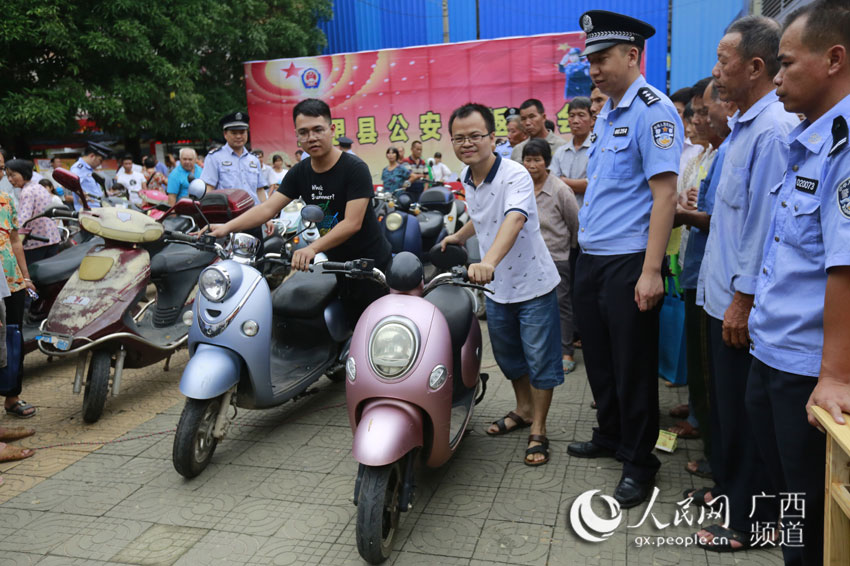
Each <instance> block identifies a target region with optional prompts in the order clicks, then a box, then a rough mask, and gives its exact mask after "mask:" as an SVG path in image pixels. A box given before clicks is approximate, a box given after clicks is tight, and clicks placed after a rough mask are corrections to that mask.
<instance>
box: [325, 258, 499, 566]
mask: <svg viewBox="0 0 850 566" xmlns="http://www.w3.org/2000/svg"><path fill="white" fill-rule="evenodd" d="M430 256H431V258H432V260H433V261H434V265H435V266H437V267H438V268H439V269H441V270H444V271H445V270H450V271H448V272H447V273H441V274H439V275H437V276H436V277H435V278H434V279H433V280H431V282H430V283H428V284H427V285H425V284H424V278H423V267H422V262H421V261H420V260H419V258H417V257H416V256H414V255H413V254H411V253H408V252H402V253H400V254H398V255H396V256H395V257H394V258H393V260H392V263H391V265H390V268H389V270H388V271H387V274H386V276H385V275H384V274H383V273H381V272H380V271H379V270H377V269H375V268H374V267H373V265H374V262H372V261H371V260H358V261H356V262H346V263H344V264H340V263H331V262H326V263H324V264H323V266H324V270H325V273H344V274H345V275H346V276H347V277H354V278H368V279H374V280H376V281H379V282H385V283H386V285H387V286H388V287H389V288H390V289H391V294H389V295H387V296H385V297H382V298H380V299H378V300H377V301H375V302H374V303H372V304H371V305H370V306H369V307H368V308H367V309H366V311H365V312H364V313H363V315H362V316H361V317H360V320H359V321H358V323H357V326H356V328H355V329H354V335H353V337H352V339H351V348H350V350H349V357H348V358H347V360H346V363H345V369H346V376H347V380H346V384H345V385H346V387H345V393H346V403H347V405H348V417H349V421H350V424H351V428H352V430H353V432H354V441H353V444H352V454H353V456H354V459H355V460H357V461H358V462H359V464H360V465H359V469H358V472H357V480H356V482H355V487H354V503H355V505H357V529H356V536H357V549H358V551H359V552H360V555H361V556H362V557H363V558H364V559H365V560H366V561H367V562H369V563H371V564H378V563H380V562H383V561H384V560H386V559H387V558H388V557H389V555H390V553H391V551H392V545H393V538H394V536H395V533H396V531H397V528H398V524H399V517H400V513H401V512H402V511H407V510H408V509H409V508H410V506H411V503H412V501H413V496H414V484H415V481H414V471H415V466H416V464H417V462H419V461H421V462H422V463H424V464H425V465H426V466H428V467H429V468H436V467H439V466H442V465H443V464H445V463H446V462H447V461H448V460H449V459H450V458H451V456H452V454H454V452H455V451H456V450H457V448H458V446H459V444H460V441H461V439H462V438H463V434H464V431H465V430H466V428H467V426H468V425H469V421H470V418H471V417H472V411H473V408H474V407H475V405H476V404H477V403H479V402H480V401H481V399H482V398H483V396H484V392H485V390H486V381H487V375H486V374H483V373H481V372H480V370H481V355H482V353H481V328H480V326H479V323H478V320H477V319H476V318H475V314H474V310H473V308H474V307H473V300H472V297H471V294H470V289H483V287H481V286H479V285H473V284H471V283H469V282H468V280H467V277H466V268H465V267H463V266H464V264H465V263H466V252H465V250H464V249H463V248H461V247H459V246H447V248H446V251H444V252H441V251H440V248H439V246H435V247H434V248H432V249H431V250H430ZM464 287H466V288H464Z"/></svg>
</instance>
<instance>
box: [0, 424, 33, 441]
mask: <svg viewBox="0 0 850 566" xmlns="http://www.w3.org/2000/svg"><path fill="white" fill-rule="evenodd" d="M33 434H35V429H34V428H24V427H22V426H16V427H11V428H4V427H0V442H14V441H15V440H20V439H22V438H26V437H28V436H32V435H33Z"/></svg>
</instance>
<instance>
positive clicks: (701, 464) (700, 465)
mask: <svg viewBox="0 0 850 566" xmlns="http://www.w3.org/2000/svg"><path fill="white" fill-rule="evenodd" d="M690 463H691V462H688V463H687V464H685V471H686V472H688V473H689V474H691V475H694V476H697V477H700V478H705V479H707V480H711V479H714V475H713V474H712V473H711V464H710V463H709V461H708V460H706V459H705V458H700V459H699V460H697V461H696V462H695V463H696V465H697V469H696V470H692V469H691V468H690V466H689V465H688V464H690Z"/></svg>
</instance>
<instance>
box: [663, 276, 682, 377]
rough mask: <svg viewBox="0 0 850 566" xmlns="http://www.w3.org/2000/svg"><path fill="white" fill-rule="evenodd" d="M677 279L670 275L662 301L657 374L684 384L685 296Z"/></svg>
mask: <svg viewBox="0 0 850 566" xmlns="http://www.w3.org/2000/svg"><path fill="white" fill-rule="evenodd" d="M671 263H672V262H671ZM678 279H679V277H678V275H673V276H671V277H669V278H668V279H667V285H666V287H667V291H666V293H665V296H664V303H663V304H662V305H661V314H660V316H659V319H660V320H659V331H658V375H659V376H660V377H662V378H664V379H666V380H667V381H669V382H670V383H673V384H675V385H684V384H685V383H687V381H688V360H687V342H686V336H685V297H684V294H683V293H682V291H681V289H680V288H679V281H678Z"/></svg>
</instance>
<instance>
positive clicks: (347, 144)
mask: <svg viewBox="0 0 850 566" xmlns="http://www.w3.org/2000/svg"><path fill="white" fill-rule="evenodd" d="M336 141H338V142H339V149H340V150H342V151H344V152H345V153H350V154H351V155H357V154H356V153H354V150H352V149H351V146H352V144H354V140H352V139H351V138H347V137H345V136H341V137H339V138H337V140H336Z"/></svg>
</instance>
